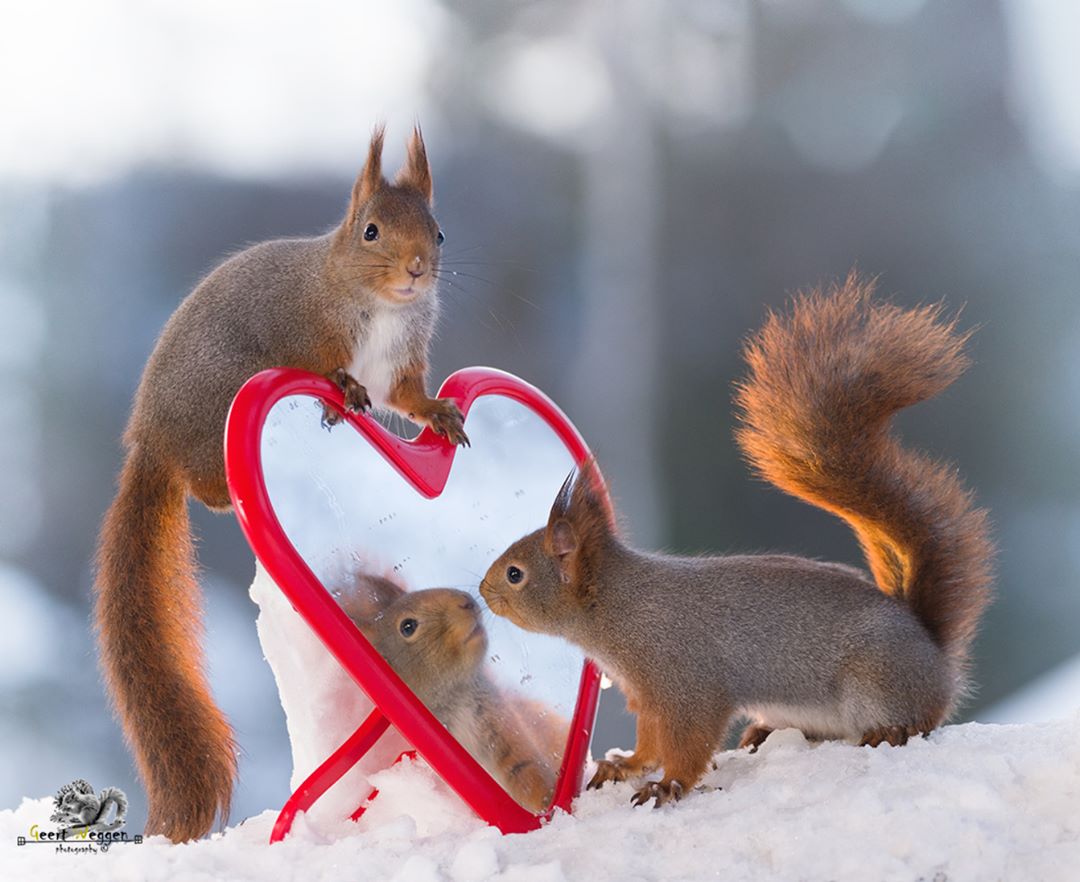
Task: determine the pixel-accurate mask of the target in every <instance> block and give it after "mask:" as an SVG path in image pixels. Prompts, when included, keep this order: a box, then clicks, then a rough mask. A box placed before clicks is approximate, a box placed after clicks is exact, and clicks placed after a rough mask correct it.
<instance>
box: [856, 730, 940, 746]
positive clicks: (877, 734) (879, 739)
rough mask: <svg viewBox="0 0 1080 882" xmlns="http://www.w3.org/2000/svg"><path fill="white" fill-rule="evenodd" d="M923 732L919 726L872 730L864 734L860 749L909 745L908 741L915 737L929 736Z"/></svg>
mask: <svg viewBox="0 0 1080 882" xmlns="http://www.w3.org/2000/svg"><path fill="white" fill-rule="evenodd" d="M929 734H930V733H929V732H922V731H921V730H920V729H919V727H918V726H882V727H881V728H880V729H871V730H870V731H869V732H866V733H864V734H863V737H862V741H860V742H859V747H877V746H878V745H879V744H891V745H892V746H893V747H899V746H900V745H901V744H907V742H908V739H909V738H912V737H914V736H915V735H929Z"/></svg>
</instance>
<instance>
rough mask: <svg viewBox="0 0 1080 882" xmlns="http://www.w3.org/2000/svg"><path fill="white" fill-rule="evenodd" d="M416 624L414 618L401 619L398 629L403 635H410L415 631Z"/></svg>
mask: <svg viewBox="0 0 1080 882" xmlns="http://www.w3.org/2000/svg"><path fill="white" fill-rule="evenodd" d="M418 624H419V623H418V622H417V621H416V619H402V620H401V624H400V625H398V630H400V631H401V634H402V636H403V637H412V635H413V634H415V633H416V628H417V625H418Z"/></svg>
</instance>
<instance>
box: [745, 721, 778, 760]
mask: <svg viewBox="0 0 1080 882" xmlns="http://www.w3.org/2000/svg"><path fill="white" fill-rule="evenodd" d="M772 732H773V730H772V729H770V728H769V727H768V726H759V725H757V724H756V723H751V724H750V725H749V726H747V727H746V728H745V729H743V733H742V738H740V739H739V747H740V748H743V747H749V748H750V752H751V753H757V749H758V748H759V747H761V745H762V744H764V743H765V739H766V738H768V737H769V736H770V735H772Z"/></svg>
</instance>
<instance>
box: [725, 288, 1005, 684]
mask: <svg viewBox="0 0 1080 882" xmlns="http://www.w3.org/2000/svg"><path fill="white" fill-rule="evenodd" d="M873 290H874V283H873V282H872V281H869V280H866V279H862V278H860V277H859V276H857V275H856V274H855V273H854V272H852V273H851V274H850V275H849V276H848V278H847V279H846V280H845V281H844V283H843V284H840V285H834V286H833V287H832V288H830V289H829V290H827V291H824V292H822V291H814V292H811V293H809V294H803V295H800V296H799V297H797V298H796V299H795V301H794V303H793V305H792V307H791V310H790V312H789V313H787V314H786V315H775V314H774V315H771V316H770V317H769V319H768V320H767V322H766V323H765V325H764V327H763V328H762V329H761V331H759V332H758V333H757V334H756V335H755V336H754V337H752V338H751V339H750V341H749V342H748V344H747V346H746V352H745V355H746V361H747V364H748V365H749V374H748V376H747V377H746V379H745V380H744V381H743V382H742V383H741V384H740V385H739V386H738V390H737V394H736V404H737V405H738V408H739V410H740V414H739V416H740V417H741V419H742V423H743V425H742V427H741V428H740V429H739V430H738V431H737V439H738V442H739V444H740V446H741V447H742V449H743V452H744V454H745V455H746V457H747V459H748V460H749V461H750V464H751V465H752V466H753V467H754V469H755V470H756V471H757V472H758V473H759V474H760V475H761V476H762V477H763V478H765V479H766V480H768V481H770V482H771V483H773V484H775V485H776V486H777V487H779V488H781V489H783V490H785V491H786V492H788V493H790V494H792V495H793V496H797V497H799V498H801V499H804V500H806V501H807V502H810V503H813V504H814V505H816V506H819V507H820V508H823V509H825V510H827V511H830V512H833V513H834V514H836V515H839V516H840V517H841V518H843V519H844V520H845V521H847V523H848V524H849V525H850V526H851V527H852V529H854V531H855V533H856V535H857V536H858V539H859V542H860V543H861V545H862V549H863V552H864V554H865V555H866V559H867V562H868V564H869V566H870V570H871V572H872V573H873V576H874V580H875V581H876V582H877V584H878V586H879V587H880V588H881V590H882V591H885V592H886V593H888V594H892V595H895V596H897V597H900V598H902V599H904V600H905V601H906V602H907V603H908V604H909V605H910V606H911V608H912V610H913V611H914V613H915V615H916V616H917V617H918V618H919V620H920V621H921V622H922V623H923V625H924V626H925V627H926V629H927V631H928V632H929V633H930V635H931V636H932V637H933V639H934V640H935V642H937V643H938V645H939V646H941V647H942V648H943V649H944V650H945V651H946V652H947V653H948V654H949V656H950V657H951V658H952V660H953V661H954V663H955V664H956V666H957V672H958V673H959V674H963V672H964V671H965V669H966V662H967V654H968V648H969V644H970V643H971V641H972V639H973V637H974V635H975V630H976V626H977V624H978V620H979V617H980V615H981V614H982V611H983V609H984V608H985V606H986V604H987V602H988V601H989V599H990V584H991V578H992V563H993V556H994V547H993V543H992V542H991V539H990V535H989V528H988V523H987V516H986V512H985V511H983V510H982V509H978V508H976V507H975V506H974V504H973V502H972V497H971V493H970V492H969V491H968V490H966V489H965V488H964V486H963V485H962V484H961V482H960V480H959V479H958V478H957V476H956V474H955V470H954V469H953V468H951V467H949V466H947V465H944V464H942V463H939V462H936V461H934V460H932V459H930V458H929V457H927V456H926V455H924V454H922V453H918V452H915V451H911V450H906V449H904V448H903V447H901V446H900V444H899V443H898V442H897V440H896V439H895V438H894V437H893V435H892V434H891V432H890V423H891V420H892V416H893V414H894V413H896V412H897V411H899V410H901V409H902V408H905V407H908V406H909V405H912V404H915V403H916V402H919V401H922V400H924V399H927V398H930V397H932V396H934V395H936V394H938V393H939V392H941V391H942V390H944V389H945V388H946V387H948V386H949V385H950V384H951V383H952V382H953V381H954V380H955V379H956V378H957V377H958V376H960V374H961V373H963V371H964V370H965V368H966V367H967V365H968V359H967V357H966V356H965V355H964V352H963V350H964V345H965V343H966V342H967V337H968V335H967V334H962V333H959V332H958V331H957V328H956V322H955V320H946V319H944V318H943V315H942V307H941V306H923V307H920V308H917V309H910V310H905V309H901V308H900V307H897V306H894V305H891V304H887V303H882V302H875V301H874V300H873Z"/></svg>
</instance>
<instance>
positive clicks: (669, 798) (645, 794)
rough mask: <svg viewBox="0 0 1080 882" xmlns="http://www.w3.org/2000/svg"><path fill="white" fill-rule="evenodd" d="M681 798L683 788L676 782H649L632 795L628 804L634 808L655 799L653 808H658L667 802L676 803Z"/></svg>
mask: <svg viewBox="0 0 1080 882" xmlns="http://www.w3.org/2000/svg"><path fill="white" fill-rule="evenodd" d="M682 797H683V786H682V784H680V783H679V782H678V781H668V780H666V779H665V780H663V781H649V782H648V783H647V784H646V785H645V786H644V787H642V788H641V789H640V790H638V792H637V793H635V794H634V795H633V797H632V798H631V800H630V802H632V803H633V804H634V805H635V806H642V805H645V803H647V802H648V801H649V800H650V799H655V800H656V802H655V803H654V804H653V808H660V806H662V805H664V804H665V803H668V802H678V801H679V800H680V799H682Z"/></svg>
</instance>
